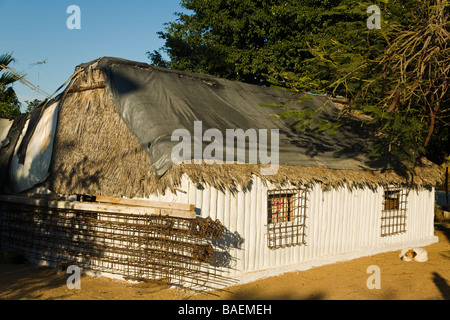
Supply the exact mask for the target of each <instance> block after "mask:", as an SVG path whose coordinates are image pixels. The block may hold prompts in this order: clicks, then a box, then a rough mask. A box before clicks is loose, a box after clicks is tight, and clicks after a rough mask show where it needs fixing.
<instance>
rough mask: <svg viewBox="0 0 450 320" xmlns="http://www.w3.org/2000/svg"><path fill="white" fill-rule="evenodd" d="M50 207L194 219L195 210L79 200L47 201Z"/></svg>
mask: <svg viewBox="0 0 450 320" xmlns="http://www.w3.org/2000/svg"><path fill="white" fill-rule="evenodd" d="M48 206H49V207H50V208H58V209H73V210H86V211H93V212H110V213H125V214H155V215H159V214H161V215H163V216H171V217H178V218H186V219H194V218H195V212H194V211H187V210H176V209H165V208H153V207H143V206H128V205H124V204H111V203H95V202H79V201H49V202H48Z"/></svg>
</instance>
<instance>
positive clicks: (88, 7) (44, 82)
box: [0, 0, 186, 104]
mask: <svg viewBox="0 0 450 320" xmlns="http://www.w3.org/2000/svg"><path fill="white" fill-rule="evenodd" d="M70 5H77V6H78V7H79V8H80V10H81V29H80V30H76V29H73V30H71V29H68V28H67V20H68V18H69V17H70V16H71V14H69V13H66V11H67V8H68V7H69V6H70ZM175 12H186V10H185V9H184V8H182V7H181V5H180V1H179V0H159V1H154V0H147V1H144V0H142V1H141V0H129V1H116V0H91V1H85V0H71V1H64V0H51V1H30V0H28V1H23V0H14V1H12V0H10V1H4V0H0V28H1V30H3V32H2V39H1V44H0V54H1V53H12V54H13V56H14V57H15V58H16V60H17V61H16V63H14V64H12V65H11V66H12V67H14V68H15V69H17V70H20V71H23V70H25V73H26V74H27V77H26V79H27V80H28V81H30V82H32V83H33V84H34V85H36V86H37V85H38V79H39V87H40V88H41V89H42V90H44V91H45V92H47V93H49V94H52V93H53V92H54V91H55V90H57V89H58V87H59V86H60V85H62V84H63V83H64V82H65V81H66V80H67V79H68V78H69V77H70V76H71V75H72V73H73V71H74V69H75V67H76V66H77V65H78V64H80V63H84V62H88V61H91V60H94V59H96V58H99V57H102V56H113V57H120V58H124V59H129V60H135V61H141V62H147V63H149V62H150V60H149V59H148V58H147V55H146V52H147V51H153V50H157V49H159V48H160V47H162V46H163V44H164V41H163V40H162V39H159V37H158V35H157V32H158V31H163V30H164V23H166V22H171V21H175V20H176V18H177V17H176V16H175V15H174V13H175ZM45 59H47V61H46V63H45V64H41V66H40V71H39V66H37V65H34V66H33V64H35V63H37V62H40V61H44V60H45ZM14 90H15V91H16V93H17V95H18V97H19V99H20V101H21V102H22V103H23V104H24V102H25V101H26V100H28V101H31V100H34V99H36V98H37V99H42V98H43V97H42V96H40V95H39V94H38V93H36V92H35V91H33V90H31V89H28V88H27V87H26V86H24V85H23V84H20V83H17V84H14Z"/></svg>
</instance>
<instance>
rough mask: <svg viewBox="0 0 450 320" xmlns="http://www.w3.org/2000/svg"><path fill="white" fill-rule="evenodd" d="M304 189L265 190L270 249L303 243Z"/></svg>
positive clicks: (305, 192)
mask: <svg viewBox="0 0 450 320" xmlns="http://www.w3.org/2000/svg"><path fill="white" fill-rule="evenodd" d="M307 194H308V193H307V190H306V189H289V190H269V191H268V192H267V234H268V247H269V248H271V249H276V248H283V247H288V246H293V245H299V244H305V243H306V234H305V220H306V207H307V206H306V202H307Z"/></svg>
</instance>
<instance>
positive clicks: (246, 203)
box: [150, 177, 437, 280]
mask: <svg viewBox="0 0 450 320" xmlns="http://www.w3.org/2000/svg"><path fill="white" fill-rule="evenodd" d="M180 189H181V190H183V191H184V192H177V193H176V194H172V193H168V194H166V195H165V196H157V195H154V196H152V197H150V199H153V200H159V201H169V202H171V201H176V202H182V203H189V204H195V206H196V208H197V209H196V210H199V214H200V215H201V216H202V217H207V216H210V217H211V218H212V219H219V220H220V221H221V222H222V223H223V224H224V226H225V227H226V229H227V234H228V235H229V236H228V240H229V242H230V244H231V245H230V246H229V247H228V248H219V250H224V251H227V252H228V253H229V254H230V256H231V258H232V259H230V260H229V261H228V265H227V266H223V267H220V268H217V269H215V270H216V271H217V270H219V271H221V272H222V273H223V275H224V276H228V277H235V276H241V275H244V274H247V275H251V276H250V278H251V277H254V278H258V277H260V276H265V275H271V274H277V273H280V272H284V271H289V270H295V269H299V268H300V269H301V268H306V269H307V268H309V267H313V266H316V265H321V264H325V263H331V262H335V261H340V260H346V259H352V258H357V257H361V256H365V255H370V254H375V253H378V252H384V251H390V250H397V249H400V248H405V247H410V246H423V245H427V244H430V243H432V242H435V241H437V238H436V237H434V236H433V230H434V229H433V219H434V212H433V210H434V190H425V189H423V190H420V191H415V190H411V191H409V194H408V197H407V220H406V224H407V225H406V229H407V232H406V233H403V234H399V235H394V236H388V237H381V236H380V234H381V211H382V203H383V195H384V190H383V188H381V187H380V188H378V189H377V190H375V191H374V190H370V189H354V190H349V189H347V188H346V187H342V188H338V189H332V190H330V191H323V190H322V188H321V187H320V186H319V185H315V186H314V187H313V188H311V189H310V192H309V196H308V202H307V205H308V208H307V219H306V224H307V228H306V234H307V238H306V241H307V244H306V245H297V246H292V247H288V248H280V249H269V248H268V246H267V237H266V233H267V225H266V223H267V190H268V189H276V188H275V187H273V188H272V187H271V186H270V185H269V186H265V185H264V184H263V182H262V181H261V179H259V178H258V177H254V179H253V185H252V188H251V190H250V191H247V192H238V193H237V194H232V193H231V192H229V191H227V192H225V193H223V192H221V191H218V190H217V189H215V188H212V187H209V188H205V189H199V188H197V186H196V185H195V184H193V183H192V182H190V180H189V179H188V178H186V177H184V178H183V183H182V186H181V188H180ZM240 239H241V240H242V241H243V242H242V244H241V246H240V247H235V246H236V244H237V243H239V240H240ZM255 272H256V273H255ZM219 273H220V272H219ZM250 280H251V279H250Z"/></svg>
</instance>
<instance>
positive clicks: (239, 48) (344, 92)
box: [148, 0, 449, 161]
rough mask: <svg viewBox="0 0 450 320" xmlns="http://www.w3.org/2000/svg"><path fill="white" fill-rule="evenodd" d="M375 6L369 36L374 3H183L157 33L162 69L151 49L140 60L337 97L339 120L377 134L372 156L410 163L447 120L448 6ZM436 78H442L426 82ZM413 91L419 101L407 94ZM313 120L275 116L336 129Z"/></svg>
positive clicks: (402, 2)
mask: <svg viewBox="0 0 450 320" xmlns="http://www.w3.org/2000/svg"><path fill="white" fill-rule="evenodd" d="M377 2H378V3H376V4H377V5H378V6H379V7H380V9H381V14H382V24H381V29H379V30H378V29H374V30H369V29H368V27H367V25H366V21H367V19H368V17H369V14H368V13H367V11H366V10H367V8H368V7H369V6H370V5H373V4H374V2H373V1H364V0H363V1H359V2H356V1H353V0H315V1H311V0H284V1H281V0H270V1H263V0H240V1H237V0H208V1H206V0H183V1H182V2H181V4H182V6H183V7H184V8H186V9H189V10H191V12H192V13H190V14H178V19H177V20H176V21H175V22H171V23H168V24H167V27H166V31H165V32H160V33H159V34H160V37H161V38H162V39H164V40H165V45H164V47H163V48H162V49H161V50H162V51H164V52H165V53H166V54H167V55H168V57H169V61H164V60H162V59H161V55H160V53H159V52H157V51H154V52H153V53H150V52H148V55H149V58H151V59H153V61H154V62H155V63H158V64H160V65H161V64H163V65H165V66H167V67H170V68H174V69H180V70H186V71H193V72H200V73H207V74H212V75H217V76H220V77H224V78H228V79H233V80H240V81H244V82H249V83H256V84H263V85H273V86H279V87H283V88H287V89H290V90H293V91H297V92H313V93H320V94H328V95H331V96H343V97H345V98H347V100H348V105H347V107H346V108H345V110H344V112H343V114H342V115H340V116H341V119H342V121H344V120H345V118H346V116H348V115H353V114H354V113H359V114H363V115H365V116H366V117H365V119H370V120H367V121H365V122H364V124H366V125H368V126H372V127H373V128H374V129H375V130H376V132H377V135H376V137H375V138H376V141H377V143H376V144H375V146H374V148H373V150H372V153H371V156H373V157H374V158H377V157H380V156H383V155H390V156H394V157H396V158H398V159H401V160H402V161H414V160H415V159H417V158H419V157H420V156H422V155H424V154H427V155H428V156H431V154H430V152H431V153H433V152H435V151H432V150H437V149H439V148H429V146H430V145H432V144H433V145H436V143H435V142H433V139H435V138H436V134H433V133H436V132H442V133H444V132H448V131H446V130H443V129H442V130H441V127H443V126H444V125H445V121H446V119H447V120H448V111H447V109H448V107H446V106H448V103H447V101H448V100H447V98H448V93H445V88H446V86H447V87H448V84H447V82H446V81H448V72H449V68H447V67H445V63H447V66H448V61H449V60H448V55H447V54H448V39H449V37H448V36H447V37H446V36H445V34H446V32H448V22H447V16H448V9H445V6H446V5H447V3H448V0H379V1H377ZM439 10H440V11H439ZM445 10H447V11H445ZM444 12H446V13H447V16H446V15H445V14H443V13H444ZM436 21H438V22H439V23H436ZM429 26H431V28H428V27H429ZM429 38H430V39H431V40H429V42H428V43H427V42H426V41H427V39H429ZM437 39H439V40H437ZM408 41H412V43H414V46H411V45H408V43H409V42H408ZM414 41H415V42H414ZM158 54H159V55H158ZM406 62H407V64H406V65H405V63H406ZM402 67H403V69H402ZM414 70H415V71H414ZM438 70H440V71H441V72H440V73H439V72H438ZM417 71H420V73H421V74H420V75H416V74H414V72H417ZM446 72H447V73H446ZM437 74H439V75H443V76H444V77H443V78H441V80H433V79H434V77H435V76H436V75H437ZM427 85H428V89H426V88H427ZM416 89H421V90H425V91H427V92H428V93H426V92H425V91H423V92H422V91H420V95H417V94H416V95H415V94H414V91H415V90H416ZM433 90H439V92H438V93H432V92H434V91H433ZM438 95H439V98H438ZM419 96H420V97H419ZM433 96H434V98H433ZM436 103H438V104H439V107H438V108H437V109H435V108H436V106H437V105H436ZM280 107H281V108H286V105H282V106H280ZM319 112H320V110H319ZM317 115H318V112H312V110H303V111H301V110H291V109H284V110H283V112H282V113H281V115H280V118H294V120H295V119H296V120H297V121H294V122H293V123H294V125H295V126H296V128H297V129H298V130H310V129H311V128H314V130H315V131H329V132H331V133H333V132H335V131H336V130H337V129H338V128H339V123H335V124H330V123H319V122H317V121H318V120H317ZM436 127H438V130H437V131H435V129H434V128H436ZM430 132H431V133H430ZM439 138H440V139H441V140H442V137H439ZM446 141H448V140H446ZM441 149H442V148H441ZM436 158H439V157H438V156H437V157H436Z"/></svg>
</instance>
